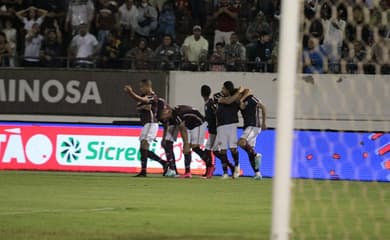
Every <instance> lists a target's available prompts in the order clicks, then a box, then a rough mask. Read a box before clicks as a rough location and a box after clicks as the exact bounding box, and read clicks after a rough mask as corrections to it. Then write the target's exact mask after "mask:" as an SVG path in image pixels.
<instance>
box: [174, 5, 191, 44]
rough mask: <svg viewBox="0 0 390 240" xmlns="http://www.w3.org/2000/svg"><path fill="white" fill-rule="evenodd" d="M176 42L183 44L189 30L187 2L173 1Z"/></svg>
mask: <svg viewBox="0 0 390 240" xmlns="http://www.w3.org/2000/svg"><path fill="white" fill-rule="evenodd" d="M174 9H175V16H176V41H177V42H180V43H181V42H183V41H184V39H185V38H186V36H187V34H188V29H191V26H192V24H191V10H190V6H189V2H188V0H175V8H174Z"/></svg>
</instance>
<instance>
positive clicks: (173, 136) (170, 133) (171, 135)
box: [164, 125, 179, 142]
mask: <svg viewBox="0 0 390 240" xmlns="http://www.w3.org/2000/svg"><path fill="white" fill-rule="evenodd" d="M166 131H167V132H166V133H165V138H164V140H167V141H171V142H176V140H177V135H178V134H179V127H178V126H176V125H168V127H167V130H166Z"/></svg>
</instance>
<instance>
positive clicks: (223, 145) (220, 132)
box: [214, 125, 234, 179]
mask: <svg viewBox="0 0 390 240" xmlns="http://www.w3.org/2000/svg"><path fill="white" fill-rule="evenodd" d="M227 126H228V125H223V126H219V127H218V128H217V139H216V143H215V144H216V149H218V150H216V151H214V154H215V156H217V157H218V158H219V159H220V160H221V163H222V170H223V175H222V179H226V178H228V177H229V175H228V167H230V168H231V169H234V167H233V165H232V164H231V163H230V162H229V160H228V157H227V149H228V143H229V142H228V138H227V137H228V134H227V129H228V127H227ZM233 171H234V170H232V172H233Z"/></svg>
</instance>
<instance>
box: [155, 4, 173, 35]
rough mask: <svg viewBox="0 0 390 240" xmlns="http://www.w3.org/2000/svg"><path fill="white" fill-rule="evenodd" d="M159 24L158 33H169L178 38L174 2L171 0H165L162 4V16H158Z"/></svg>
mask: <svg viewBox="0 0 390 240" xmlns="http://www.w3.org/2000/svg"><path fill="white" fill-rule="evenodd" d="M158 24H159V27H158V33H159V35H160V36H163V35H165V34H169V35H171V36H172V37H173V38H176V31H175V26H176V16H175V12H174V9H173V3H172V2H171V1H168V2H165V3H164V5H163V6H162V9H161V12H160V17H159V18H158Z"/></svg>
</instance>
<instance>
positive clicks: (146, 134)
mask: <svg viewBox="0 0 390 240" xmlns="http://www.w3.org/2000/svg"><path fill="white" fill-rule="evenodd" d="M157 131H158V123H147V124H145V125H144V127H143V128H142V131H141V135H140V136H139V140H141V141H142V140H146V141H147V142H148V143H149V144H150V143H152V142H153V140H154V139H155V138H156V136H157Z"/></svg>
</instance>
